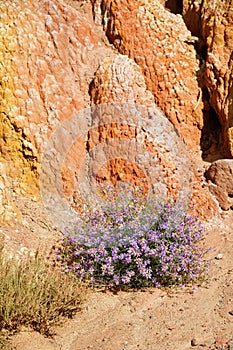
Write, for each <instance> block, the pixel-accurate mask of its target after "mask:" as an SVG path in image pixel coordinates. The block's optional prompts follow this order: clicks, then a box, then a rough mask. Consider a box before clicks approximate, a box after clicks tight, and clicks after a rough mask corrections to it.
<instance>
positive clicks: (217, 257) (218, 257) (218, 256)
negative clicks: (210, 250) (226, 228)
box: [215, 253, 223, 260]
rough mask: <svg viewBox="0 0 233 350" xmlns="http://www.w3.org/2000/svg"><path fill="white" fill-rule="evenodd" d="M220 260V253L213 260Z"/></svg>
mask: <svg viewBox="0 0 233 350" xmlns="http://www.w3.org/2000/svg"><path fill="white" fill-rule="evenodd" d="M222 258H223V255H222V254H220V253H219V254H218V255H217V256H216V257H215V259H217V260H221V259H222Z"/></svg>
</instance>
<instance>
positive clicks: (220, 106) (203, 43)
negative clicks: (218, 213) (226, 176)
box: [183, 0, 233, 158]
mask: <svg viewBox="0 0 233 350" xmlns="http://www.w3.org/2000/svg"><path fill="white" fill-rule="evenodd" d="M183 3H184V8H183V14H184V20H185V22H186V24H187V26H188V28H189V29H190V30H191V32H192V34H193V35H195V36H197V37H198V38H199V54H200V56H201V57H200V59H201V60H202V67H201V69H202V76H203V80H202V88H205V89H207V93H208V95H207V96H206V97H207V98H208V100H209V104H210V106H211V107H212V108H213V110H212V113H210V114H209V115H208V117H207V119H206V120H205V123H207V124H208V123H209V125H211V123H212V125H215V126H216V120H214V119H218V121H219V122H220V125H219V127H220V128H219V133H218V135H216V131H217V130H216V127H215V130H213V131H215V134H214V133H213V137H215V138H218V139H219V140H215V142H218V143H219V145H218V149H215V150H214V151H215V153H217V152H218V153H219V154H218V156H220V157H230V158H232V157H233V119H232V118H233V102H232V101H233V78H232V76H233V61H232V52H233V2H232V0H216V1H209V0H204V1H202V0H195V1H194V0H184V1H183ZM213 111H215V113H214V112H213Z"/></svg>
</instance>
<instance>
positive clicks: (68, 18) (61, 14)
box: [0, 0, 109, 195]
mask: <svg viewBox="0 0 233 350" xmlns="http://www.w3.org/2000/svg"><path fill="white" fill-rule="evenodd" d="M0 17H1V23H0V59H1V63H2V64H1V65H0V81H1V85H0V98H1V103H0V121H1V122H0V157H1V159H0V160H1V162H2V163H7V167H6V169H7V170H6V176H9V177H10V178H14V179H15V180H14V186H13V188H14V189H15V190H17V188H19V190H17V191H23V192H22V193H29V194H33V195H35V194H38V171H39V164H40V158H41V154H42V152H43V150H44V148H45V145H46V142H47V140H48V137H49V136H50V135H51V133H52V132H53V130H54V129H55V128H56V127H57V126H58V125H59V124H60V123H61V122H62V121H63V120H65V119H66V118H69V117H71V116H72V115H73V114H74V113H75V112H77V111H78V110H80V109H82V108H83V107H85V106H87V105H88V103H89V100H90V99H89V94H88V87H89V84H90V82H91V80H92V78H93V75H94V72H95V71H96V69H97V67H98V65H99V62H100V61H101V60H102V59H103V57H105V55H106V52H108V51H109V49H107V48H106V45H105V44H104V43H103V41H102V39H101V35H99V33H96V32H95V31H94V29H93V27H94V26H93V24H92V22H91V16H89V18H88V19H87V18H85V16H84V15H83V14H81V13H79V12H78V11H75V10H74V9H73V8H72V7H70V6H67V5H65V4H64V3H61V2H59V1H56V0H54V1H46V0H45V1H39V0H35V1H23V2H22V1H18V0H14V1H1V2H0Z"/></svg>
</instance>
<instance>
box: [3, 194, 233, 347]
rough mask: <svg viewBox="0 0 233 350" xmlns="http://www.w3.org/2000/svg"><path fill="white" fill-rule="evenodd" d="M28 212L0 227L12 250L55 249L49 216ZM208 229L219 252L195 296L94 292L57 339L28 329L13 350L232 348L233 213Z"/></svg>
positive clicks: (33, 208) (29, 208) (32, 208)
mask: <svg viewBox="0 0 233 350" xmlns="http://www.w3.org/2000/svg"><path fill="white" fill-rule="evenodd" d="M23 208H24V209H23V210H24V218H25V219H24V225H19V226H18V227H17V228H15V227H14V228H10V227H3V228H1V231H2V233H3V234H4V235H5V237H6V244H7V246H8V252H9V253H10V252H15V251H20V250H22V248H23V247H26V248H28V249H29V250H35V249H36V248H37V247H39V248H40V249H45V247H47V248H48V247H49V246H50V247H51V246H52V244H53V243H54V242H55V241H56V240H57V237H58V235H59V233H58V232H56V231H55V230H54V228H53V227H51V226H49V225H48V224H47V223H46V213H45V212H44V211H43V209H42V208H41V209H40V210H39V211H38V206H37V204H36V203H35V204H33V202H29V201H28V200H26V199H25V202H24V204H23ZM206 227H207V231H206V237H207V241H208V244H209V245H211V246H212V247H213V248H215V251H214V252H213V253H212V256H213V260H214V266H213V268H212V275H213V278H212V281H211V282H210V285H209V286H208V287H201V288H199V289H198V290H197V291H196V292H194V293H193V292H192V291H188V290H176V291H164V290H160V289H147V290H143V291H137V292H118V293H117V294H114V293H111V292H106V291H105V292H104V291H90V293H89V296H88V298H87V302H86V303H85V304H84V306H83V309H82V311H81V312H79V313H78V314H77V315H76V316H75V318H74V319H73V320H68V321H65V322H64V324H63V325H62V326H61V327H58V328H57V329H56V335H55V336H54V337H53V338H52V339H48V338H44V337H43V336H42V335H40V334H39V333H36V332H33V331H30V330H27V329H25V330H23V331H22V332H21V333H19V334H18V335H16V336H15V337H14V338H13V339H12V343H11V346H10V349H14V350H32V349H33V350H88V349H94V350H188V349H192V348H194V349H221V350H223V349H224V350H225V349H233V212H232V211H230V212H228V213H226V214H225V215H224V216H222V219H221V220H219V219H216V220H212V221H211V222H209V223H208V224H207V225H206ZM219 254H221V255H220V256H219ZM216 257H220V259H216Z"/></svg>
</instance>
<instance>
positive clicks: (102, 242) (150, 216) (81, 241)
mask: <svg viewBox="0 0 233 350" xmlns="http://www.w3.org/2000/svg"><path fill="white" fill-rule="evenodd" d="M206 252H207V249H206V248H205V246H204V236H203V228H202V227H201V224H200V223H199V221H198V219H197V217H195V216H193V215H191V214H190V213H188V212H187V211H185V210H184V209H182V207H181V206H180V205H178V204H176V203H175V202H174V201H167V202H159V203H158V202H157V201H156V199H155V198H154V197H153V196H151V197H148V198H146V200H145V198H143V197H140V196H139V197H137V196H135V195H132V193H129V192H128V193H127V195H126V192H125V191H124V195H122V192H121V193H120V194H118V195H116V196H115V199H114V200H110V201H107V200H103V201H102V203H101V205H100V206H98V207H96V208H94V209H92V210H90V209H89V210H86V211H85V213H84V214H83V217H82V218H78V219H77V221H76V222H75V223H74V224H72V225H70V226H69V228H67V229H66V231H65V232H64V235H63V238H62V243H61V246H60V249H59V250H58V252H57V254H58V258H59V260H60V261H61V264H62V267H63V269H64V270H65V271H66V272H67V273H69V272H72V273H74V274H75V275H76V276H77V277H78V278H80V279H84V278H85V279H89V280H90V281H91V283H93V284H95V285H103V284H104V285H107V286H110V287H114V286H119V287H122V286H124V285H127V286H130V287H133V288H139V287H143V286H156V287H159V286H173V285H180V286H183V285H187V284H192V285H193V284H196V283H199V281H200V280H201V278H203V276H205V275H206V273H207V270H208V261H207V259H206V258H205V255H206Z"/></svg>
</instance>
